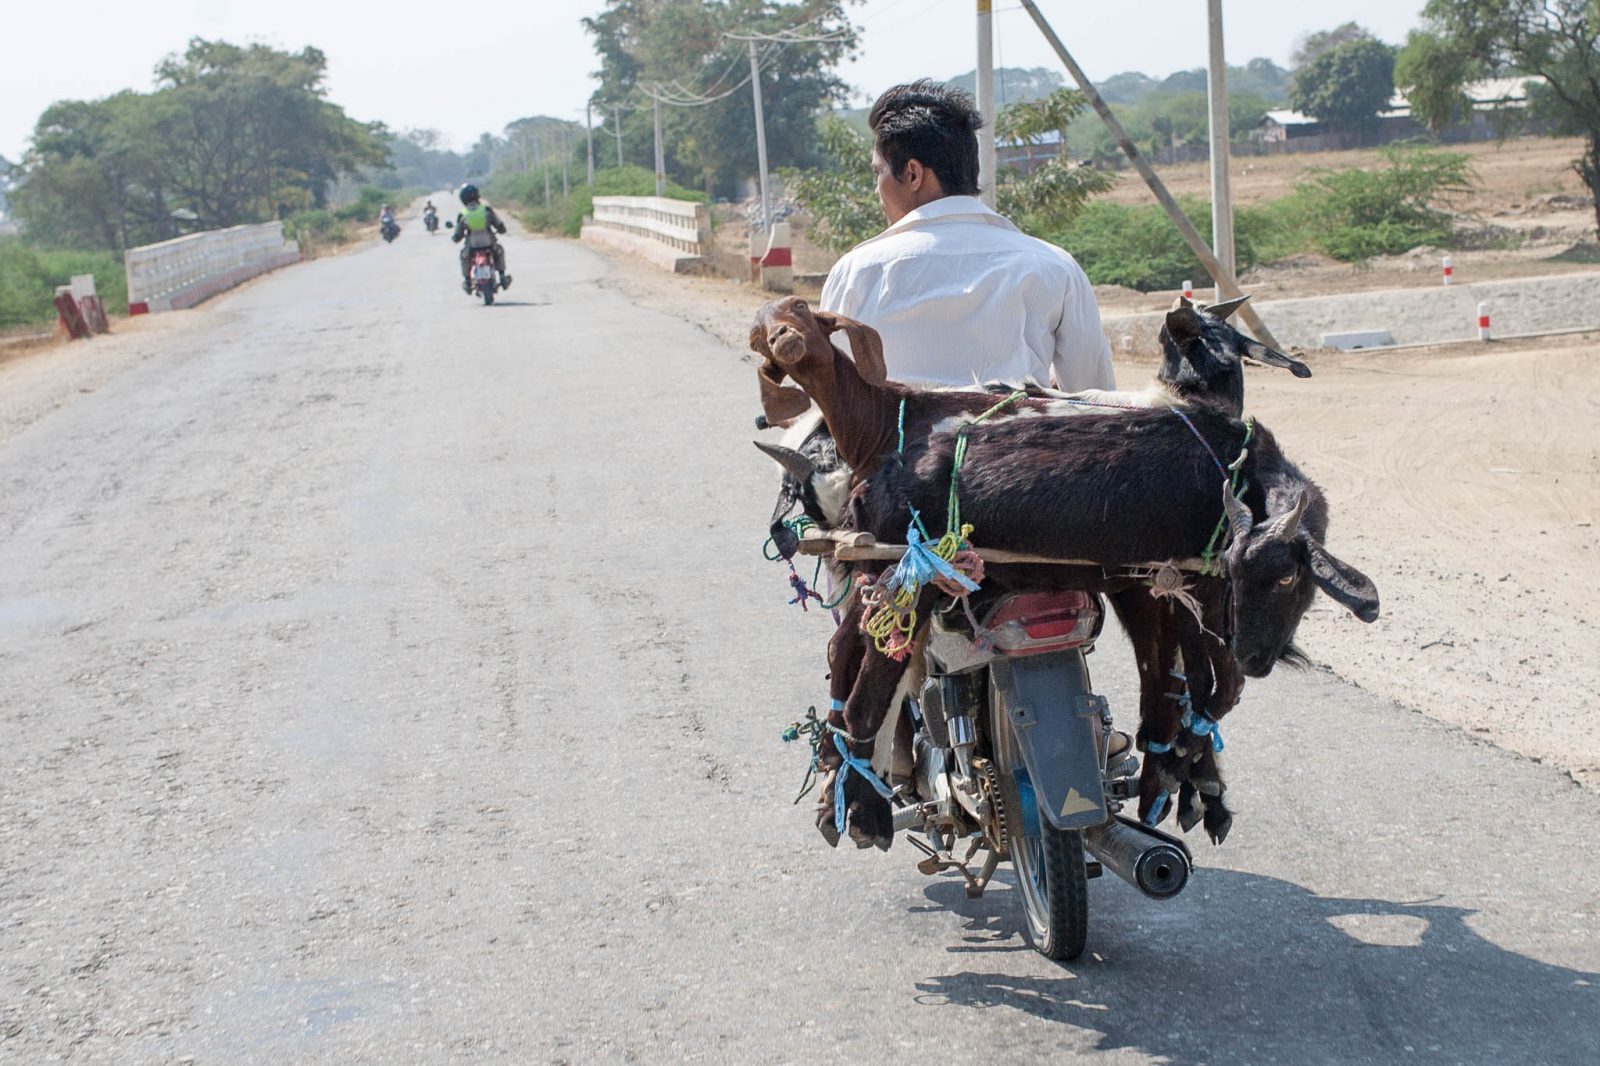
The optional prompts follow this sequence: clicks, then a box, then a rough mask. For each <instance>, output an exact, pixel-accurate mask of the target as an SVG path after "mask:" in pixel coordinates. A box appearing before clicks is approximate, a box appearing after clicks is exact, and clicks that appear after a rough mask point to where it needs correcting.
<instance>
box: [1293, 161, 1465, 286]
mask: <svg viewBox="0 0 1600 1066" xmlns="http://www.w3.org/2000/svg"><path fill="white" fill-rule="evenodd" d="M1383 156H1384V163H1385V165H1384V166H1383V167H1381V168H1379V169H1376V170H1341V171H1318V172H1316V173H1317V176H1316V177H1315V178H1314V179H1313V180H1312V181H1310V182H1307V183H1305V184H1303V185H1301V186H1300V188H1299V190H1298V192H1296V193H1295V194H1294V196H1295V197H1298V198H1300V199H1302V200H1303V201H1304V211H1305V213H1306V215H1307V217H1308V221H1309V228H1308V232H1309V233H1310V234H1311V238H1312V240H1313V241H1314V243H1315V245H1316V246H1317V247H1319V248H1320V249H1321V250H1322V251H1324V252H1326V253H1327V254H1328V255H1331V256H1333V258H1335V259H1342V260H1346V261H1355V260H1361V259H1369V258H1371V257H1372V256H1375V255H1397V254H1399V253H1401V252H1407V251H1410V250H1411V249H1413V248H1416V247H1419V246H1421V245H1424V244H1443V243H1444V242H1446V241H1447V240H1448V239H1449V236H1450V222H1451V217H1450V214H1449V213H1448V211H1447V210H1445V208H1448V207H1449V206H1450V205H1451V204H1452V203H1453V202H1454V201H1455V200H1456V199H1457V198H1459V197H1460V196H1461V195H1463V194H1465V193H1466V192H1468V191H1470V190H1471V188H1472V185H1473V181H1474V176H1473V171H1472V165H1471V163H1470V161H1469V160H1468V158H1467V156H1465V155H1463V154H1462V153H1460V152H1447V151H1442V150H1440V149H1437V148H1425V147H1415V146H1408V145H1392V146H1390V147H1388V148H1386V149H1384V151H1383Z"/></svg>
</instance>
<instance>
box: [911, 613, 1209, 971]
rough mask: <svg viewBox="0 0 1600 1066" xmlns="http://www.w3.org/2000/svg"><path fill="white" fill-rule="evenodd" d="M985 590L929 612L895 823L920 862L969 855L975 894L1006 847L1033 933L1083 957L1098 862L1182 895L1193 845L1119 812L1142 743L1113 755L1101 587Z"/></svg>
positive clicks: (946, 865) (966, 870)
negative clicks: (1092, 659)
mask: <svg viewBox="0 0 1600 1066" xmlns="http://www.w3.org/2000/svg"><path fill="white" fill-rule="evenodd" d="M974 601H975V602H973V603H971V604H967V605H962V601H955V602H953V603H951V604H950V605H949V607H948V608H946V609H945V610H942V611H940V612H937V613H935V615H934V616H933V618H932V620H931V622H930V633H929V638H928V640H927V642H926V646H925V649H924V651H923V655H924V657H925V661H926V665H927V674H926V680H925V681H924V682H923V684H922V687H921V690H920V692H918V693H916V694H915V697H914V698H913V699H909V700H907V701H906V712H905V713H909V714H910V715H911V722H912V727H913V729H912V744H911V749H912V750H911V758H912V765H913V767H914V769H913V771H912V774H911V783H910V786H909V789H908V788H906V787H904V786H902V788H901V789H900V791H899V794H898V795H897V798H896V802H897V803H898V804H899V806H898V808H897V809H896V810H895V813H894V828H895V831H896V832H897V833H898V832H900V831H902V830H904V831H908V835H907V837H906V839H907V840H908V841H909V842H910V843H911V844H912V845H913V846H915V847H916V848H917V849H918V850H919V851H921V852H922V853H923V855H924V858H923V859H922V861H921V862H920V863H918V866H917V868H918V870H920V871H921V872H922V873H924V874H926V875H929V876H932V875H936V874H939V873H942V872H944V871H946V870H956V871H958V872H959V873H960V874H961V876H962V877H963V878H964V879H965V880H966V891H967V895H968V897H969V898H978V897H981V896H982V895H983V893H984V890H985V889H986V888H987V887H988V885H989V882H990V880H991V879H992V878H993V876H994V874H995V872H996V870H997V869H998V867H999V865H1000V863H1001V862H1003V861H1008V860H1009V861H1010V863H1011V865H1012V867H1013V870H1014V872H1015V874H1016V894H1017V896H1018V898H1019V900H1020V902H1021V906H1022V910H1023V914H1024V917H1025V918H1026V922H1025V924H1026V926H1027V928H1028V931H1029V933H1030V936H1031V938H1032V941H1033V946H1034V948H1035V949H1036V950H1038V951H1039V952H1040V953H1042V954H1043V955H1045V956H1047V957H1049V958H1051V959H1056V960H1070V959H1074V958H1076V957H1077V956H1078V955H1079V954H1081V953H1082V951H1083V949H1084V944H1085V940H1086V937H1087V932H1088V881H1089V880H1090V879H1091V878H1094V877H1099V876H1100V875H1101V874H1102V873H1103V871H1104V870H1105V869H1110V870H1111V871H1112V872H1113V873H1114V874H1116V875H1117V876H1119V877H1121V878H1122V879H1123V880H1124V881H1127V882H1128V883H1129V884H1131V885H1133V886H1134V887H1135V888H1138V889H1139V890H1140V891H1141V892H1143V893H1144V894H1145V895H1147V896H1150V897H1152V898H1154V899H1171V898H1172V897H1174V896H1176V895H1177V894H1178V893H1179V892H1181V891H1182V890H1183V887H1184V885H1185V883H1186V882H1187V881H1188V878H1189V874H1190V871H1191V870H1192V869H1193V859H1192V857H1191V856H1190V854H1189V851H1188V848H1187V847H1186V846H1185V845H1184V844H1183V842H1182V841H1181V840H1179V839H1178V838H1176V837H1173V836H1169V835H1168V834H1166V833H1163V832H1161V831H1159V830H1156V829H1154V828H1151V827H1150V826H1147V825H1144V824H1142V823H1140V822H1138V821H1136V820H1133V819H1130V818H1127V817H1124V816H1123V815H1121V814H1120V813H1119V812H1120V810H1121V808H1122V806H1123V805H1124V803H1126V802H1128V801H1130V800H1135V799H1137V783H1136V781H1135V776H1134V775H1135V774H1137V772H1138V757H1137V756H1136V755H1135V754H1134V752H1133V750H1132V749H1131V748H1129V749H1127V750H1126V751H1125V752H1121V753H1118V754H1117V755H1116V757H1115V758H1112V759H1109V760H1108V754H1107V744H1108V739H1109V738H1110V737H1111V736H1112V731H1111V716H1110V709H1109V705H1108V703H1107V702H1106V700H1105V699H1104V698H1103V697H1101V696H1098V695H1096V694H1095V693H1094V692H1093V690H1092V689H1091V687H1090V680H1089V669H1088V662H1087V656H1088V654H1089V653H1090V652H1092V651H1093V648H1094V641H1095V639H1096V638H1097V637H1098V636H1099V633H1100V628H1101V625H1102V624H1103V621H1104V613H1103V607H1102V605H1101V602H1100V601H1099V599H1098V598H1097V597H1094V596H1091V595H1089V594H1088V593H1085V592H1081V591H1058V592H1024V593H1000V594H991V595H988V596H985V595H984V594H981V593H980V594H977V595H976V596H975V597H974ZM1108 762H1109V765H1108ZM908 793H909V794H908ZM958 849H959V850H958ZM980 852H982V853H983V857H982V861H981V864H979V865H978V866H977V869H976V870H974V868H973V867H974V862H975V860H976V859H977V857H978V855H979V853H980ZM1085 852H1087V853H1088V856H1089V857H1086V856H1085Z"/></svg>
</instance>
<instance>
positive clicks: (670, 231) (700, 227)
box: [582, 196, 711, 272]
mask: <svg viewBox="0 0 1600 1066" xmlns="http://www.w3.org/2000/svg"><path fill="white" fill-rule="evenodd" d="M582 237H583V239H584V240H585V241H588V242H590V243H593V244H603V245H606V246H608V247H612V248H618V249H621V250H624V251H628V252H632V253H634V254H637V255H640V256H642V257H644V258H646V259H649V260H650V261H651V262H653V263H656V264H657V265H659V266H662V267H664V268H666V269H668V270H674V271H679V272H682V271H685V270H690V269H693V268H694V267H695V266H698V265H699V264H700V263H702V262H704V261H705V260H706V259H708V258H709V257H710V255H711V212H710V210H709V208H707V207H706V205H705V204H697V203H691V202H689V201H687V200H667V199H662V198H658V197H654V196H596V197H595V198H594V214H593V216H591V217H590V218H586V219H584V222H583V231H582Z"/></svg>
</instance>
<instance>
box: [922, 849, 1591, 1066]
mask: <svg viewBox="0 0 1600 1066" xmlns="http://www.w3.org/2000/svg"><path fill="white" fill-rule="evenodd" d="M1110 880H1111V875H1109V874H1108V875H1107V876H1106V880H1105V881H1101V882H1095V883H1093V887H1092V888H1091V894H1092V895H1091V903H1090V932H1089V949H1088V951H1087V952H1086V953H1085V954H1084V956H1083V958H1082V959H1080V960H1078V962H1076V963H1073V964H1071V965H1070V967H1068V968H1065V969H1063V971H1062V973H1061V976H1059V977H1044V978H1040V977H1021V976H1010V975H1005V974H999V973H994V972H976V971H972V970H964V971H960V972H956V973H951V974H946V975H943V976H937V977H931V978H928V979H925V980H921V981H918V982H917V991H918V993H919V994H918V996H917V997H916V998H917V1002H919V1003H922V1004H924V1005H930V1006H937V1005H948V1004H959V1005H961V1006H966V1007H978V1008H988V1007H1009V1008H1012V1009H1014V1010H1019V1011H1023V1012H1026V1013H1027V1014H1030V1015H1033V1016H1035V1017H1038V1018H1042V1019H1046V1020H1049V1021H1057V1022H1066V1023H1068V1024H1071V1025H1074V1026H1078V1027H1080V1028H1083V1029H1086V1030H1089V1031H1091V1032H1094V1033H1098V1034H1099V1036H1100V1039H1099V1041H1098V1047H1099V1049H1100V1050H1102V1051H1106V1050H1114V1049H1119V1048H1126V1049H1133V1050H1137V1051H1140V1052H1144V1053H1146V1054H1149V1055H1154V1056H1162V1057H1163V1060H1164V1061H1167V1062H1171V1063H1201V1062H1259V1061H1280V1062H1282V1061H1292V1062H1352V1061H1367V1060H1377V1061H1391V1060H1394V1059H1397V1058H1400V1057H1403V1056H1406V1055H1407V1053H1414V1054H1417V1055H1420V1056H1423V1057H1425V1058H1427V1059H1429V1060H1434V1059H1443V1060H1445V1061H1453V1062H1488V1061H1496V1062H1506V1061H1521V1060H1526V1059H1528V1058H1532V1057H1536V1058H1538V1059H1539V1060H1540V1061H1545V1062H1595V1061H1600V974H1594V973H1585V972H1583V971H1580V970H1572V969H1567V968H1565V967H1561V966H1552V965H1548V964H1546V963H1542V962H1539V961H1537V960H1535V959H1532V958H1529V957H1527V956H1525V955H1519V954H1517V953H1515V952H1512V951H1507V950H1505V949H1503V948H1501V947H1499V946H1497V945H1495V944H1493V943H1491V942H1490V941H1488V940H1486V939H1484V938H1483V937H1481V936H1479V935H1478V933H1476V932H1475V931H1474V930H1473V929H1472V927H1471V925H1469V924H1468V922H1469V919H1470V918H1471V917H1472V916H1473V914H1474V913H1475V912H1474V911H1470V910H1466V909H1463V908H1459V907H1446V906H1437V905H1432V904H1428V903H1401V902H1392V901H1388V900H1377V899H1338V898H1333V897H1323V896H1318V895H1315V894H1313V893H1312V892H1310V891H1308V890H1307V889H1305V888H1302V887H1300V886H1299V885H1295V884H1292V883H1290V882H1287V881H1281V880H1278V879H1276V878H1270V877H1260V876H1256V875H1253V874H1245V873H1238V872H1234V871H1228V870H1201V871H1197V873H1196V875H1195V881H1194V882H1191V884H1190V887H1189V889H1188V891H1187V892H1186V893H1185V895H1184V896H1183V897H1180V898H1179V899H1178V900H1175V901H1172V902H1170V903H1168V904H1165V905H1162V904H1157V903H1155V902H1153V901H1148V900H1145V899H1143V898H1142V897H1139V896H1138V895H1137V894H1135V893H1134V892H1133V891H1132V890H1131V889H1127V888H1126V886H1123V885H1121V884H1120V883H1119V884H1109V882H1110ZM926 895H927V897H928V899H929V901H930V902H931V903H933V904H934V906H931V907H917V908H913V909H914V910H919V911H938V912H954V913H956V914H959V915H961V916H962V917H963V918H965V919H966V923H965V926H964V934H963V937H962V943H961V944H960V945H958V946H955V947H952V948H951V949H950V950H951V951H952V952H957V953H982V952H995V951H997V952H1014V951H1025V950H1031V949H1030V948H1029V947H1028V940H1027V937H1026V935H1025V933H1024V932H1023V929H1022V923H1021V915H1020V908H1019V907H1018V906H1017V902H1016V899H1015V897H1013V895H1012V894H1011V892H1009V891H997V892H991V893H990V894H989V895H988V896H987V897H986V898H984V899H981V900H969V899H967V898H966V896H965V894H964V892H963V890H962V887H961V883H960V882H947V881H941V882H938V883H936V884H934V885H930V886H929V887H928V888H927V890H926ZM1163 908H1165V909H1163Z"/></svg>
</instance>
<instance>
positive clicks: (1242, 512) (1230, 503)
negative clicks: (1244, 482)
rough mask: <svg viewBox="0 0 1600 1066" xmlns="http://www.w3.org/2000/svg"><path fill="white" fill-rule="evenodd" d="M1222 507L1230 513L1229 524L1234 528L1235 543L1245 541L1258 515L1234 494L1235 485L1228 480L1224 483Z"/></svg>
mask: <svg viewBox="0 0 1600 1066" xmlns="http://www.w3.org/2000/svg"><path fill="white" fill-rule="evenodd" d="M1222 507H1223V510H1224V511H1225V512H1226V513H1227V515H1228V525H1229V526H1231V527H1232V528H1233V539H1234V541H1235V543H1243V541H1244V539H1245V538H1246V537H1248V536H1249V535H1250V530H1251V529H1252V528H1254V527H1255V523H1256V516H1255V515H1253V514H1251V513H1250V508H1248V507H1246V506H1245V503H1244V501H1243V500H1241V499H1239V498H1238V497H1236V496H1234V494H1233V487H1232V486H1231V485H1229V484H1228V483H1227V482H1223V483H1222Z"/></svg>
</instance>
